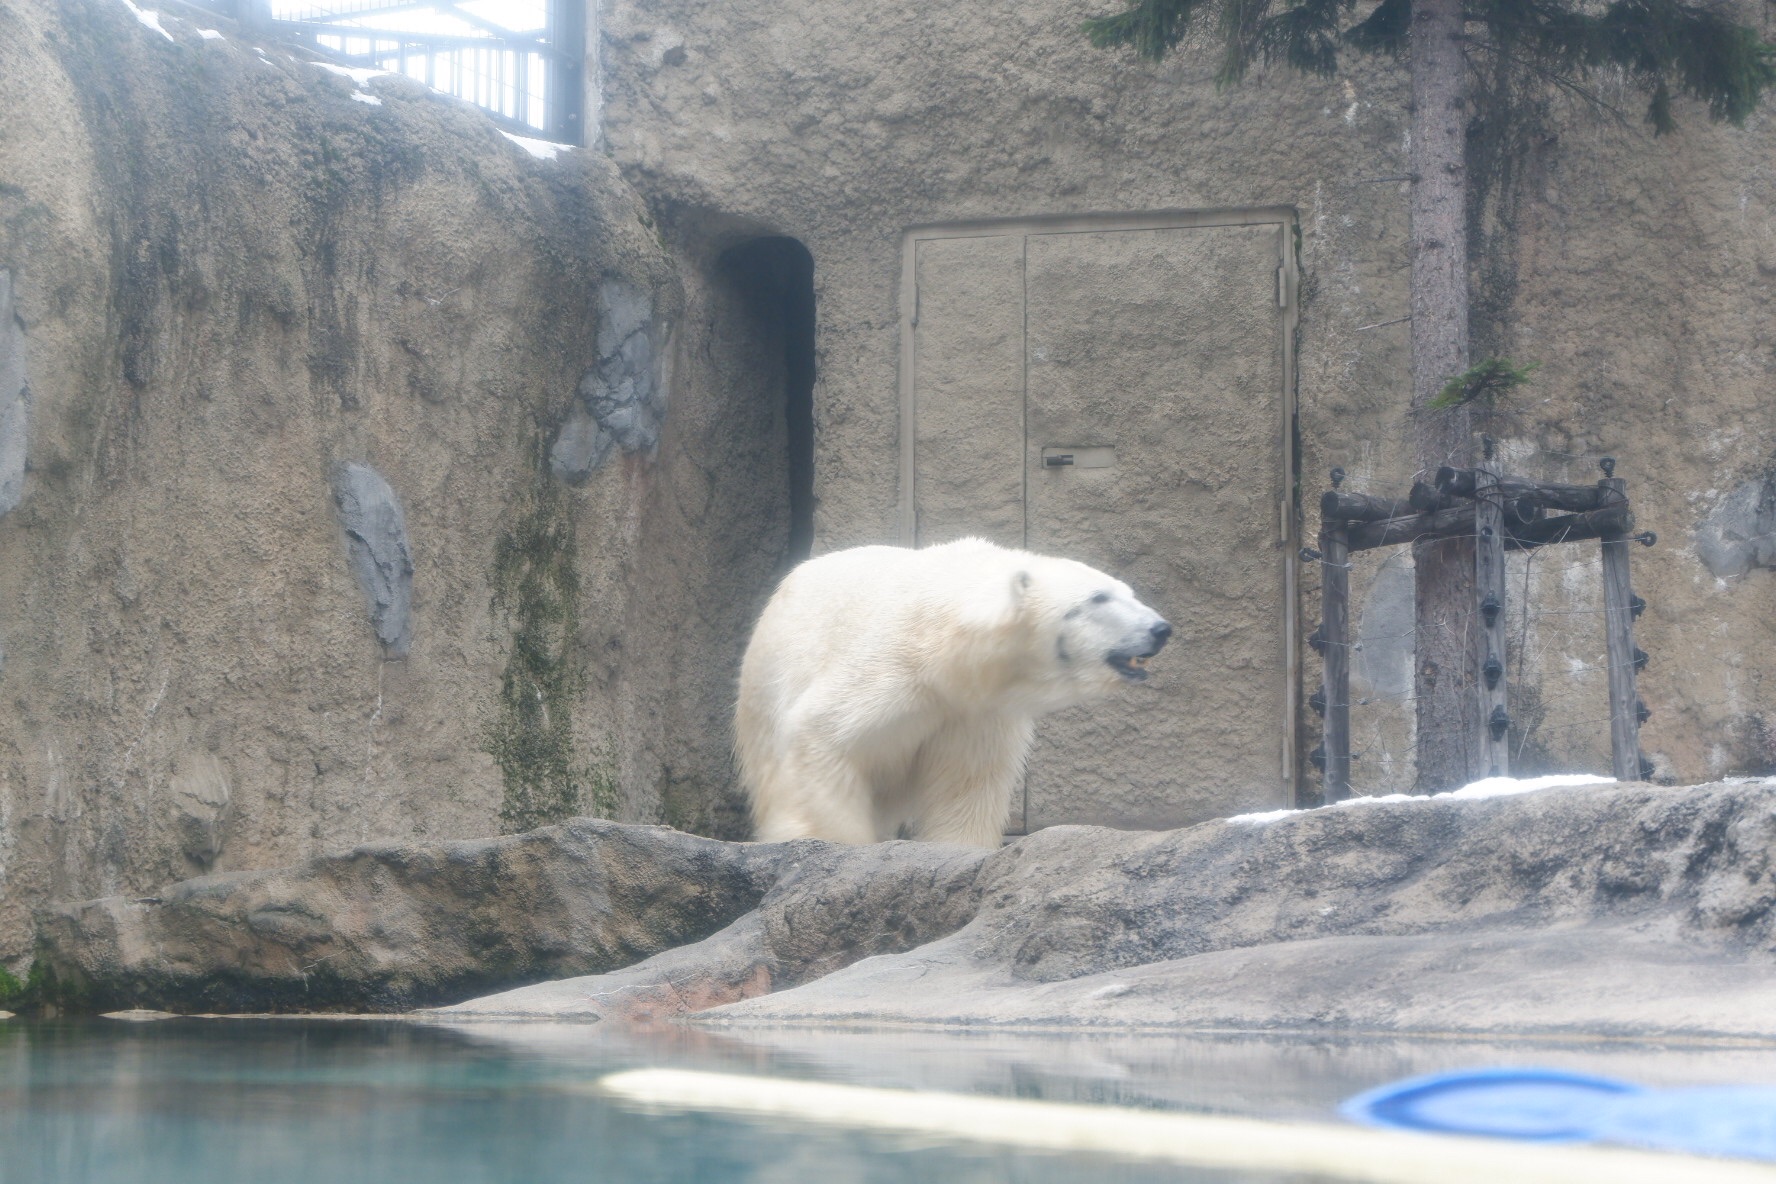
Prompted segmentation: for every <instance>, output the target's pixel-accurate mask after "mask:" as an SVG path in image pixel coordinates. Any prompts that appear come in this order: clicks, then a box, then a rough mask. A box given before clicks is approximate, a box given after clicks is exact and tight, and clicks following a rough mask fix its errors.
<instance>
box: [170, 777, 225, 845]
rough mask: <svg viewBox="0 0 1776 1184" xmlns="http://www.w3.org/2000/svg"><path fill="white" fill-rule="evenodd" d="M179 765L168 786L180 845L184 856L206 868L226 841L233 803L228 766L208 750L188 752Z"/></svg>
mask: <svg viewBox="0 0 1776 1184" xmlns="http://www.w3.org/2000/svg"><path fill="white" fill-rule="evenodd" d="M180 764H181V766H182V767H180V768H179V769H178V771H177V772H175V773H174V774H173V778H172V784H171V786H170V789H171V790H172V794H171V796H172V800H173V810H174V812H175V819H176V824H177V826H178V829H179V839H180V846H181V849H182V850H183V851H184V853H185V858H187V859H189V860H190V861H191V862H192V863H193V864H195V865H197V866H198V867H200V868H208V867H211V866H212V865H214V864H215V862H216V857H217V856H219V855H221V854H222V848H223V845H224V844H225V843H226V842H227V841H228V823H229V821H230V819H231V817H232V815H233V809H232V807H233V805H234V793H233V791H232V790H230V789H229V788H228V769H227V767H226V766H225V765H224V764H223V763H222V761H221V759H220V758H218V757H216V756H214V755H212V754H210V753H207V752H199V753H191V754H189V755H188V756H187V757H186V758H185V759H184V760H183V761H182V762H180Z"/></svg>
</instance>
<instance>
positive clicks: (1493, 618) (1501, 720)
mask: <svg viewBox="0 0 1776 1184" xmlns="http://www.w3.org/2000/svg"><path fill="white" fill-rule="evenodd" d="M1482 446H1483V450H1484V453H1485V459H1483V460H1482V461H1481V462H1480V463H1479V464H1478V465H1477V466H1475V468H1474V534H1475V535H1476V536H1477V537H1476V538H1475V540H1474V607H1475V615H1474V620H1475V622H1476V624H1477V628H1476V629H1475V630H1474V637H1475V643H1474V644H1475V650H1476V653H1475V667H1476V669H1477V670H1478V672H1479V675H1480V677H1479V678H1477V679H1475V680H1474V686H1475V688H1476V690H1477V691H1478V692H1479V698H1480V703H1479V707H1480V712H1479V720H1480V743H1479V745H1478V746H1477V747H1476V749H1475V751H1477V752H1478V753H1479V754H1480V771H1481V773H1482V774H1483V775H1484V776H1487V777H1509V776H1510V775H1511V740H1510V734H1509V730H1508V729H1509V727H1510V721H1511V717H1510V714H1509V712H1508V711H1507V710H1506V707H1505V499H1504V490H1503V485H1502V483H1501V482H1500V479H1499V478H1500V472H1499V463H1498V461H1497V460H1496V459H1494V457H1493V442H1492V437H1491V436H1488V437H1486V438H1485V439H1484V441H1483V442H1482Z"/></svg>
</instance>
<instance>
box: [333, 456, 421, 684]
mask: <svg viewBox="0 0 1776 1184" xmlns="http://www.w3.org/2000/svg"><path fill="white" fill-rule="evenodd" d="M333 504H334V506H335V507H336V508H337V509H338V511H339V526H340V528H341V529H342V530H344V531H345V541H346V548H347V551H348V552H349V553H350V556H351V567H352V574H353V575H355V576H357V578H358V586H359V587H360V588H362V589H363V590H364V597H365V599H366V600H368V601H369V604H370V625H371V627H372V628H373V629H375V630H376V640H378V641H380V642H381V643H382V644H383V646H384V647H385V648H386V649H387V650H388V652H389V654H390V656H392V657H396V658H400V657H405V656H406V654H407V650H408V647H409V646H411V645H412V644H413V549H412V548H411V547H409V546H408V544H407V516H406V515H405V514H404V513H402V512H401V503H400V500H399V499H397V498H396V497H395V491H394V490H392V489H390V488H389V483H388V482H387V481H384V480H383V479H382V474H381V473H378V472H377V471H376V470H375V469H373V468H371V467H370V466H369V465H360V464H346V465H341V466H340V467H339V470H338V471H337V472H336V473H335V474H334V476H333Z"/></svg>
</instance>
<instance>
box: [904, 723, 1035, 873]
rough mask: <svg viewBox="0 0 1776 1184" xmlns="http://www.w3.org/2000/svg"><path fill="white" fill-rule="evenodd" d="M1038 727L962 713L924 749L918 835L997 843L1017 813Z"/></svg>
mask: <svg viewBox="0 0 1776 1184" xmlns="http://www.w3.org/2000/svg"><path fill="white" fill-rule="evenodd" d="M1034 731H1035V725H1034V724H1033V723H1032V722H1031V721H1030V720H1027V719H1018V718H1005V717H999V716H988V717H985V718H982V717H979V716H971V717H962V718H959V719H956V720H953V721H951V722H950V723H949V724H947V725H946V726H945V727H944V729H943V730H942V731H940V732H939V733H938V734H937V735H935V736H933V737H932V738H931V739H930V740H928V741H926V742H925V745H924V746H923V747H922V748H921V749H920V752H919V763H918V770H917V773H916V777H917V784H918V788H917V793H918V807H917V810H916V813H915V814H914V818H913V837H914V838H918V839H923V840H925V841H926V842H930V843H963V844H966V845H967V846H970V847H997V846H999V844H1000V842H1001V840H1002V839H1003V838H1004V835H1005V824H1006V822H1007V821H1008V820H1009V819H1010V816H1011V795H1012V791H1013V790H1015V789H1016V788H1017V785H1018V779H1019V777H1020V776H1021V775H1022V774H1023V771H1024V758H1025V757H1026V756H1027V755H1029V751H1030V737H1031V736H1032V734H1033V733H1034Z"/></svg>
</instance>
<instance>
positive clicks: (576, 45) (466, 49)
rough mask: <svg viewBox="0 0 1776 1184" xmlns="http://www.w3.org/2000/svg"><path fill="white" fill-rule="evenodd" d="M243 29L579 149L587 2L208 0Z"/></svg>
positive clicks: (540, 0) (532, 0) (515, 128)
mask: <svg viewBox="0 0 1776 1184" xmlns="http://www.w3.org/2000/svg"><path fill="white" fill-rule="evenodd" d="M209 5H210V6H213V7H217V8H221V9H224V10H226V11H228V12H229V13H230V14H231V15H233V16H234V17H235V18H236V19H237V20H239V21H240V22H241V24H242V26H243V27H244V28H248V29H252V30H262V31H264V32H267V33H269V34H270V35H272V36H274V37H277V38H278V39H279V40H283V41H292V42H295V43H298V44H300V45H302V46H304V47H305V48H307V49H309V50H310V51H312V52H313V53H315V54H316V55H317V56H319V57H322V58H324V59H326V60H328V61H332V62H336V63H338V64H340V65H344V66H354V67H360V68H368V69H374V70H391V71H394V72H395V73H398V74H405V75H407V76H408V77H410V78H415V79H418V80H419V81H420V82H423V83H425V84H426V85H427V86H429V87H432V88H433V89H434V90H439V91H443V92H444V93H446V94H452V95H456V96H457V97H458V98H462V99H466V100H468V101H469V102H471V103H474V104H475V105H476V106H477V107H480V108H481V109H483V110H484V111H486V112H487V113H488V114H489V115H491V116H492V117H493V118H494V119H495V120H496V121H497V122H498V123H500V124H501V125H503V126H505V127H507V128H509V129H510V130H512V131H517V132H523V133H525V134H528V135H538V134H540V135H542V136H544V137H545V138H547V139H550V140H556V141H560V142H562V143H568V144H578V143H581V142H582V137H583V134H584V132H583V128H582V126H581V120H582V106H583V93H582V87H583V79H582V72H583V64H584V60H585V41H586V38H585V23H584V22H585V0H405V2H403V0H209Z"/></svg>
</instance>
